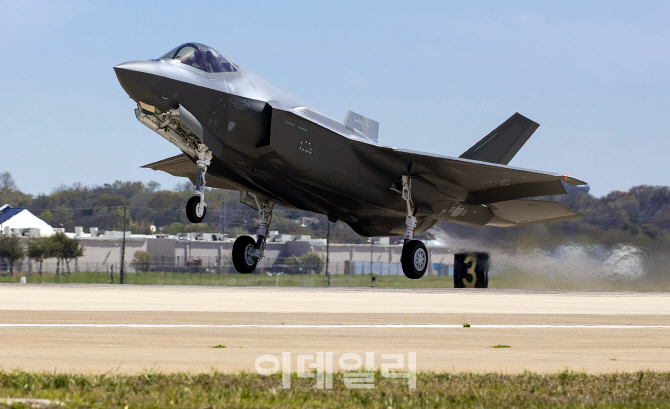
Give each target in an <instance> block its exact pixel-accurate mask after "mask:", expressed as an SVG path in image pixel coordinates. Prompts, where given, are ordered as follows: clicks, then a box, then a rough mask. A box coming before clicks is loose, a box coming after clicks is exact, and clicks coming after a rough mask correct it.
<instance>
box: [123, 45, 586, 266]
mask: <svg viewBox="0 0 670 409" xmlns="http://www.w3.org/2000/svg"><path fill="white" fill-rule="evenodd" d="M114 70H115V72H116V75H117V78H118V80H119V82H120V83H121V86H122V87H123V89H124V90H125V91H126V93H127V94H128V95H129V96H130V98H132V99H133V100H134V101H135V102H136V103H137V108H136V109H135V117H136V118H137V120H138V121H139V122H141V123H142V124H144V125H145V126H147V127H148V128H149V129H151V130H152V131H154V132H156V133H157V134H159V135H160V136H162V137H163V138H165V139H166V140H167V141H169V142H170V143H172V144H174V145H175V146H176V147H177V148H179V149H180V150H181V151H182V154H180V155H177V156H174V157H171V158H167V159H164V160H161V161H159V162H155V163H152V164H149V165H146V166H144V167H145V168H150V169H154V170H160V171H164V172H167V173H169V174H171V175H174V176H179V177H186V178H189V179H190V180H191V181H192V182H193V183H194V184H195V192H194V196H193V197H192V198H191V199H190V200H188V203H187V204H186V215H187V217H188V219H189V220H190V221H191V222H192V223H200V222H201V221H202V220H203V219H204V218H205V213H206V210H207V203H206V202H205V186H207V187H214V188H221V189H230V190H238V191H239V192H240V201H241V202H242V203H244V204H246V205H248V206H250V207H252V208H253V209H254V210H257V211H258V216H259V217H258V218H259V221H260V222H259V227H258V230H257V233H256V239H255V240H254V238H253V237H250V236H241V237H239V238H237V240H235V243H234V245H233V251H232V258H233V264H234V265H235V268H236V270H237V271H238V272H240V273H245V274H246V273H251V272H252V271H254V269H255V268H256V265H257V263H258V261H259V260H260V259H261V258H262V257H263V252H264V249H265V244H266V237H267V234H268V230H269V228H270V222H271V220H272V210H273V206H274V205H275V204H279V205H281V206H284V207H287V208H293V209H301V210H307V211H310V212H314V213H319V214H323V215H326V216H327V217H328V220H330V221H331V222H336V221H338V220H339V221H342V222H344V223H347V224H348V225H349V226H351V227H352V228H353V229H354V231H356V232H357V233H358V234H360V235H362V236H367V237H370V236H393V235H397V236H400V235H404V245H403V250H402V259H401V262H402V268H403V271H404V273H405V275H406V276H407V277H408V278H410V279H418V278H421V277H422V276H423V275H424V273H425V271H426V267H427V265H428V252H427V251H426V247H425V245H424V244H423V243H422V242H421V241H420V240H415V239H414V235H416V234H418V233H421V232H424V231H426V230H427V229H429V228H430V227H431V226H433V225H435V223H437V222H438V221H440V220H445V221H448V222H452V223H458V224H463V225H467V226H483V225H488V226H499V227H511V226H520V225H524V224H529V223H537V222H543V221H550V220H560V219H566V218H570V217H576V216H581V215H580V214H579V213H578V212H576V211H574V210H572V209H569V208H568V207H566V206H564V205H562V204H560V203H557V202H549V201H540V200H528V199H527V198H534V197H538V196H547V195H558V194H564V193H566V189H565V187H564V184H567V185H570V186H576V185H583V184H585V183H584V182H582V181H580V180H578V179H575V178H573V177H570V176H568V175H559V174H554V173H548V172H539V171H531V170H525V169H519V168H514V167H510V166H507V164H508V163H509V161H510V160H511V159H512V158H513V157H514V155H515V154H516V153H517V152H518V151H519V149H521V147H522V146H523V145H524V143H525V142H526V141H527V140H528V138H530V136H531V135H532V134H533V132H534V131H535V130H536V129H537V128H538V126H539V125H538V124H537V123H535V122H533V121H531V120H530V119H528V118H526V117H524V116H522V115H520V114H518V113H516V114H514V115H512V116H511V117H510V118H509V119H507V120H506V121H505V122H503V123H502V125H500V126H499V127H497V128H496V129H494V130H493V131H491V133H489V134H488V135H486V136H485V137H484V138H483V139H481V140H480V141H479V142H477V143H475V144H474V145H473V146H472V148H470V149H468V150H467V151H466V152H464V153H463V154H462V155H460V156H459V157H458V158H455V157H448V156H441V155H435V154H430V153H420V152H414V151H410V150H405V149H398V148H393V147H389V146H383V145H381V144H379V143H378V133H379V124H378V123H377V122H376V121H373V120H371V119H368V118H366V117H364V116H362V115H359V114H357V113H354V112H351V111H349V112H348V113H347V115H346V117H345V119H344V121H343V122H340V121H338V120H336V119H332V118H330V117H328V116H326V115H324V114H322V113H321V112H319V111H318V110H317V109H316V108H314V107H312V106H310V105H308V104H307V103H305V102H303V101H302V100H300V99H299V98H296V97H295V96H293V95H291V94H290V93H288V92H286V91H283V90H281V89H279V88H277V87H275V86H274V85H272V84H270V83H269V82H267V81H266V80H264V79H262V78H260V77H259V76H257V75H254V74H252V73H251V72H249V71H246V70H244V69H243V68H242V67H240V66H239V65H237V64H235V63H234V62H233V61H231V60H230V59H229V58H227V57H225V56H224V55H223V54H221V53H219V52H218V51H216V50H215V49H213V48H211V47H208V46H206V45H203V44H199V43H186V44H183V45H180V46H179V47H177V48H175V49H173V50H172V51H170V52H168V53H167V54H165V55H163V56H162V57H160V58H158V59H153V60H148V61H133V62H126V63H123V64H120V65H117V66H115V67H114Z"/></svg>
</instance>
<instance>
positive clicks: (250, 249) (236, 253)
mask: <svg viewBox="0 0 670 409" xmlns="http://www.w3.org/2000/svg"><path fill="white" fill-rule="evenodd" d="M255 252H256V241H255V240H254V239H253V238H251V237H249V236H240V237H238V238H237V239H236V240H235V243H233V265H234V266H235V270H237V272H238V273H241V274H249V273H251V272H253V271H254V270H255V269H256V264H257V263H258V259H257V258H256V257H254V253H255Z"/></svg>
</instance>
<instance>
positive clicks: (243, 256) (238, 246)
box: [233, 192, 274, 274]
mask: <svg viewBox="0 0 670 409" xmlns="http://www.w3.org/2000/svg"><path fill="white" fill-rule="evenodd" d="M249 195H250V196H251V197H253V198H254V200H255V201H256V207H257V208H258V219H259V220H260V225H259V226H258V231H257V232H256V240H254V239H253V238H252V237H249V236H240V237H238V238H237V240H235V243H234V244H233V265H234V266H235V270H237V271H238V272H239V273H242V274H249V273H251V272H253V271H254V270H255V269H256V265H257V264H258V261H259V260H260V259H262V258H263V255H264V252H265V243H266V241H267V236H268V231H269V229H270V222H271V221H272V208H273V207H274V203H273V202H272V201H270V200H269V199H264V198H262V197H259V196H258V195H256V194H255V193H251V192H249Z"/></svg>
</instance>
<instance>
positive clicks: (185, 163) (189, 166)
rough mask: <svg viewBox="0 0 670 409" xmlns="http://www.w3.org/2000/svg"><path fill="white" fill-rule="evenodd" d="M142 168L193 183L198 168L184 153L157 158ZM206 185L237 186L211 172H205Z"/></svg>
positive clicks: (224, 187) (230, 187)
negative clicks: (157, 159)
mask: <svg viewBox="0 0 670 409" xmlns="http://www.w3.org/2000/svg"><path fill="white" fill-rule="evenodd" d="M142 168H147V169H153V170H161V171H163V172H165V173H167V174H170V175H172V176H177V177H183V178H188V179H189V180H190V181H191V183H193V184H194V185H195V183H196V180H197V178H198V168H197V166H196V165H195V164H194V163H193V161H192V160H191V159H190V158H189V157H188V156H186V155H185V154H183V153H182V154H181V155H177V156H173V157H171V158H167V159H163V160H159V161H158V162H154V163H150V164H148V165H144V166H142ZM206 180H207V184H206V187H215V188H219V189H227V190H237V189H238V188H237V186H234V185H232V184H231V183H230V182H228V181H226V180H224V179H221V178H219V177H217V176H215V175H213V174H211V173H207V179H206Z"/></svg>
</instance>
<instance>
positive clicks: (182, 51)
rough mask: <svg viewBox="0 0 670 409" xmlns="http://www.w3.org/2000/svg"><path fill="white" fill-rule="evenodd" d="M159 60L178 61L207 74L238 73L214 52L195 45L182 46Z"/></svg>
mask: <svg viewBox="0 0 670 409" xmlns="http://www.w3.org/2000/svg"><path fill="white" fill-rule="evenodd" d="M161 59H172V60H174V61H179V62H180V63H182V64H185V65H189V66H191V67H193V68H197V69H199V70H202V71H205V72H208V73H218V72H236V71H238V69H237V67H236V66H235V65H234V64H233V63H231V62H230V61H229V60H228V59H227V58H226V57H224V56H223V55H221V54H220V53H218V52H217V51H216V50H214V49H213V48H210V47H207V46H206V45H202V44H196V43H188V44H183V45H181V46H179V47H177V48H175V49H174V50H172V51H170V52H169V53H167V54H165V55H164V56H162V57H161Z"/></svg>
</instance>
